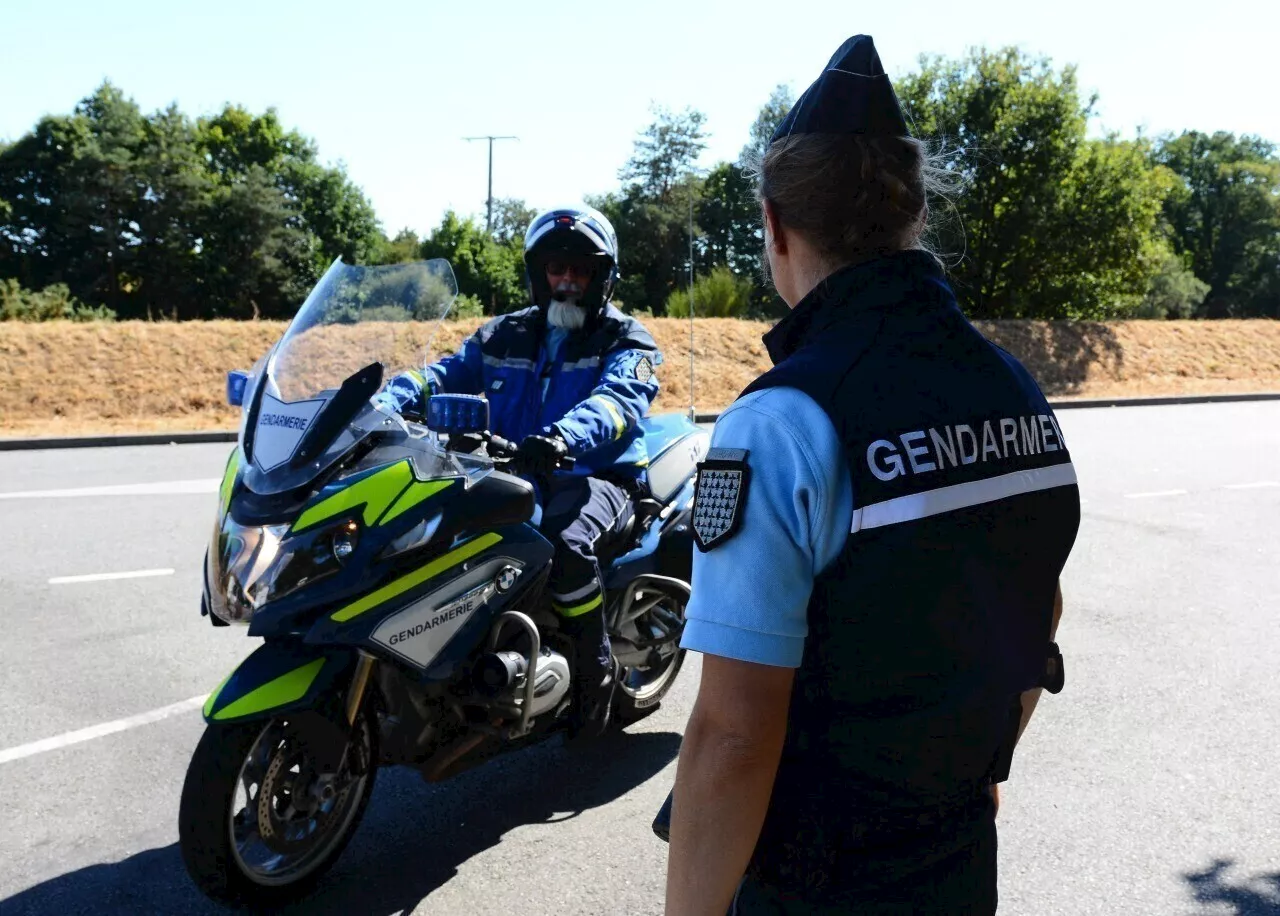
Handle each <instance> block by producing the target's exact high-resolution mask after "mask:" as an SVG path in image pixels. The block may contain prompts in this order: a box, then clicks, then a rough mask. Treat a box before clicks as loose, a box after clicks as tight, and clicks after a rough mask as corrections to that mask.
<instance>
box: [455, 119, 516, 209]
mask: <svg viewBox="0 0 1280 916" xmlns="http://www.w3.org/2000/svg"><path fill="white" fill-rule="evenodd" d="M462 139H463V140H466V141H468V142H470V141H472V140H488V141H489V197H488V202H487V204H486V215H485V218H484V231H485V232H487V233H492V232H493V141H494V140H519V139H520V138H519V137H493V136H488V135H486V136H483V137H463V138H462Z"/></svg>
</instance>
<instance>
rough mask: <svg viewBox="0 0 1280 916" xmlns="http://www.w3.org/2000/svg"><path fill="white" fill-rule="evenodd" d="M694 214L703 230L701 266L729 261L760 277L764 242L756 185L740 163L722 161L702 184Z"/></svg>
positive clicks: (739, 269) (743, 272) (735, 267)
mask: <svg viewBox="0 0 1280 916" xmlns="http://www.w3.org/2000/svg"><path fill="white" fill-rule="evenodd" d="M700 190H701V198H700V200H699V201H698V203H697V206H696V211H695V215H696V217H697V222H698V227H699V228H700V229H701V230H702V231H701V237H700V239H699V242H700V244H699V254H700V264H699V269H702V270H706V269H709V268H710V267H711V266H713V265H716V264H727V265H729V267H730V268H732V269H733V271H735V272H736V273H739V274H741V275H743V276H748V277H759V276H761V271H760V257H761V251H762V247H761V246H762V245H763V244H764V238H763V233H762V231H761V228H760V219H761V217H760V205H759V203H758V202H757V201H756V195H755V185H754V184H753V183H752V181H751V179H750V178H749V177H748V176H747V173H746V172H745V171H744V170H743V169H742V168H741V167H739V166H736V165H733V164H731V163H728V162H722V163H720V164H719V165H717V166H716V167H715V168H714V169H712V170H711V173H710V174H709V175H707V177H706V180H705V181H704V182H703V184H702V188H701V189H700Z"/></svg>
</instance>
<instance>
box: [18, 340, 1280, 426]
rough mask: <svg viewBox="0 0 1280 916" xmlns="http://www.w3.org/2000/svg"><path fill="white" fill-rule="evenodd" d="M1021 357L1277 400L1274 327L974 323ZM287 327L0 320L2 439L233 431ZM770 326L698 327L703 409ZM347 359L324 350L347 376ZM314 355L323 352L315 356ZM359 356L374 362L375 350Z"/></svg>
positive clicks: (750, 369)
mask: <svg viewBox="0 0 1280 916" xmlns="http://www.w3.org/2000/svg"><path fill="white" fill-rule="evenodd" d="M476 324H477V322H474V321H471V322H458V323H456V324H451V325H447V326H446V329H445V331H444V332H443V333H442V335H441V338H440V339H439V340H438V341H436V343H435V347H436V349H437V350H438V351H441V352H448V351H451V350H452V349H454V348H456V347H457V345H458V344H459V343H460V342H461V340H462V338H463V336H464V335H465V334H467V333H469V332H470V331H471V330H473V329H474V327H475V326H476ZM978 326H979V327H980V328H981V330H982V331H983V333H984V334H986V335H988V336H989V337H990V338H991V339H992V340H994V341H995V342H997V343H999V344H1000V345H1001V346H1003V347H1005V348H1006V349H1008V350H1010V351H1011V352H1012V353H1014V354H1015V355H1017V356H1018V357H1019V358H1020V359H1022V360H1023V361H1024V362H1025V363H1026V365H1027V367H1028V369H1030V370H1031V372H1032V373H1033V374H1034V375H1035V376H1036V378H1037V379H1039V380H1040V383H1041V385H1042V387H1043V388H1044V389H1045V392H1046V393H1047V394H1049V395H1051V396H1056V397H1114V396H1135V397H1136V396H1146V395H1164V394H1190V393H1195V394H1213V393H1224V392H1247V391H1280V321H1221V322H1196V321H1168V322H1166V321H1129V322H1115V323H1108V324H1097V323H1066V322H1032V321H996V322H978ZM284 328H285V324H284V323H283V322H266V321H263V322H235V321H210V322H190V323H182V324H172V323H147V322H136V321H125V322H118V323H110V324H106V323H104V324H73V323H70V322H51V323H47V324H18V323H4V324H0V377H3V379H4V382H3V384H2V385H0V435H3V436H66V435H83V434H90V433H111V432H145V431H179V430H200V429H234V428H235V425H236V422H237V419H238V413H237V411H236V410H235V409H233V408H230V407H228V406H226V404H225V402H224V397H225V394H224V392H225V387H224V385H225V375H226V371H227V370H228V369H232V368H249V367H250V366H251V365H252V364H253V363H254V361H255V360H257V359H258V357H260V356H261V355H262V354H263V353H264V352H266V351H267V350H268V349H269V348H270V346H271V344H272V343H273V342H274V341H275V340H276V338H277V337H279V335H280V334H281V333H283V331H284ZM767 328H768V325H766V324H764V323H760V322H746V321H736V320H733V319H702V320H699V321H697V322H696V328H695V332H694V351H695V362H696V373H695V377H694V383H695V393H696V396H697V398H696V400H697V406H698V409H699V411H706V410H714V409H718V408H720V407H723V406H724V405H726V404H728V403H729V402H731V401H732V400H733V399H734V397H735V396H736V395H737V393H738V392H739V391H741V390H742V388H744V387H745V386H746V385H747V384H748V383H749V382H750V381H751V380H752V379H753V378H755V376H756V375H758V374H759V373H760V372H762V371H764V370H765V369H767V368H768V366H769V358H768V355H767V354H766V353H765V349H764V346H763V344H762V343H761V341H760V336H761V334H763V333H764V331H765V330H767ZM650 330H652V331H653V333H654V335H655V336H656V337H657V339H658V343H659V345H660V346H661V347H662V349H663V351H664V353H665V356H666V363H665V364H664V365H663V367H662V368H661V369H660V370H659V378H660V379H661V381H662V394H661V395H660V397H659V399H658V403H657V404H656V405H655V410H656V411H671V410H682V409H684V407H685V406H686V405H687V404H688V402H689V325H688V322H685V321H680V320H677V319H655V320H653V321H652V322H651V324H650ZM429 333H430V328H429V327H425V326H416V325H413V326H400V328H399V335H398V338H397V343H396V351H397V357H398V358H399V359H400V360H402V361H403V364H404V365H409V364H411V361H412V359H413V357H414V355H415V354H417V353H420V352H421V350H422V348H423V347H424V346H425V344H426V339H427V335H428V334H429ZM353 346H354V348H355V352H354V353H351V352H346V351H345V350H343V348H342V347H337V348H336V350H335V347H334V346H333V345H332V341H331V342H329V344H327V345H326V346H325V347H323V348H321V350H322V351H323V354H324V358H325V359H326V360H332V359H335V358H338V357H336V356H335V352H336V353H339V354H340V357H341V360H342V361H343V362H344V364H345V362H347V361H350V362H351V367H352V369H354V368H355V366H356V364H357V362H356V361H357V360H358V359H359V357H360V356H361V355H364V353H362V352H361V351H362V350H364V348H365V347H368V343H367V342H366V341H360V342H354V339H353ZM317 352H320V351H319V350H318V351H317ZM365 352H367V353H370V354H372V353H376V352H380V348H374V349H369V350H367V351H365Z"/></svg>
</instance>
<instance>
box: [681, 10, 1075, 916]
mask: <svg viewBox="0 0 1280 916" xmlns="http://www.w3.org/2000/svg"><path fill="white" fill-rule="evenodd" d="M928 169H929V165H928V162H927V158H926V155H925V152H924V149H923V147H922V145H921V144H920V143H918V142H917V141H915V140H913V139H911V138H910V137H909V135H908V130H907V126H906V123H905V122H904V119H903V116H902V113H901V111H900V109H899V106H898V101H897V98H896V96H895V94H894V91H893V88H892V86H891V84H890V81H889V79H888V77H887V76H886V75H885V73H884V69H883V68H882V67H881V64H880V60H879V57H878V55H877V54H876V50H875V47H874V45H873V43H872V40H871V38H870V37H868V36H865V35H858V36H855V37H853V38H851V39H850V40H848V41H847V42H845V43H844V44H843V45H842V46H841V47H840V48H839V50H837V51H836V53H835V56H834V57H832V58H831V61H830V62H829V63H828V65H827V67H826V70H825V71H824V72H823V74H822V75H821V76H820V77H819V78H818V80H817V81H816V82H815V83H814V84H813V85H812V86H811V87H809V89H808V90H807V91H806V92H805V94H804V95H803V96H801V98H800V100H799V101H798V102H797V103H796V105H795V106H794V108H793V109H792V110H791V112H790V113H789V114H788V116H787V118H786V119H785V120H784V121H783V122H782V124H781V125H780V126H779V127H778V130H777V132H776V133H775V135H774V137H773V140H772V143H771V145H770V148H769V150H768V152H767V154H766V156H765V158H764V161H763V163H762V164H761V166H760V170H759V196H760V199H761V201H762V204H763V211H764V223H765V245H766V254H767V260H768V262H769V268H770V273H771V277H772V280H773V283H774V285H775V287H776V288H777V290H778V293H779V295H780V296H782V298H783V299H785V300H786V302H787V304H788V305H789V306H791V309H792V311H791V313H790V314H789V315H788V316H787V317H786V318H784V319H783V320H782V321H781V322H779V323H778V325H777V326H776V327H774V328H773V329H772V330H771V331H770V332H769V333H768V334H767V335H765V343H766V345H767V347H768V350H769V355H770V357H771V359H772V360H773V363H774V368H773V369H772V370H771V371H769V372H768V373H766V374H765V375H763V376H762V377H761V378H759V379H757V380H756V381H755V382H754V383H753V384H752V385H751V386H750V387H749V388H747V390H746V391H745V392H744V393H743V394H742V396H741V397H740V398H739V399H738V400H737V402H736V403H735V404H734V405H733V406H732V407H731V408H730V409H729V410H728V411H727V412H726V413H725V414H724V415H723V416H722V417H721V418H720V421H719V422H718V423H717V424H716V429H715V434H714V437H713V442H712V449H711V451H710V452H709V453H708V455H707V459H706V461H705V462H704V463H703V464H702V465H701V467H700V470H699V480H698V488H697V497H696V503H695V508H694V528H695V534H696V539H697V544H698V550H697V551H695V559H694V567H693V597H692V600H691V602H690V604H689V607H688V611H687V616H688V623H687V626H686V629H685V634H684V637H683V642H682V645H683V646H684V647H686V648H689V649H694V650H696V651H699V652H702V653H704V660H703V668H702V682H701V686H700V688H699V692H698V698H697V701H696V703H695V706H694V709H693V713H692V715H691V717H690V719H689V723H688V727H687V729H686V733H685V738H684V744H683V747H682V749H681V753H680V762H679V767H678V773H677V778H676V785H675V790H674V793H673V799H674V805H673V808H672V810H673V812H674V814H673V817H672V820H671V835H670V840H671V849H670V851H669V856H670V858H669V873H668V878H667V913H668V914H671V916H690V914H715V916H720V914H723V913H725V912H726V910H728V911H729V912H734V913H741V914H754V913H859V914H861V913H882V912H893V913H925V912H928V913H934V912H946V913H990V912H994V910H995V907H996V830H995V810H996V806H997V796H996V789H995V786H996V784H998V783H999V782H1001V781H1003V780H1004V779H1005V778H1007V775H1008V769H1009V765H1010V761H1011V758H1012V754H1013V748H1014V745H1015V744H1016V742H1017V739H1018V737H1019V736H1020V734H1021V731H1022V728H1023V727H1025V726H1026V724H1027V721H1028V720H1029V718H1030V715H1031V712H1032V710H1033V708H1034V706H1035V702H1036V699H1037V698H1038V696H1039V693H1040V689H1041V688H1044V687H1047V688H1048V689H1050V690H1051V691H1052V692H1055V693H1056V692H1057V691H1058V690H1059V689H1061V687H1062V667H1061V655H1060V654H1059V653H1058V649H1057V646H1056V645H1055V643H1054V642H1053V639H1054V638H1055V633H1056V628H1057V621H1058V617H1059V614H1060V612H1061V592H1060V591H1059V588H1058V579H1059V574H1060V573H1061V571H1062V568H1063V566H1064V564H1065V563H1066V560H1067V555H1068V553H1069V552H1070V550H1071V548H1072V545H1073V543H1074V541H1075V537H1076V531H1077V528H1078V527H1079V520H1080V512H1079V491H1078V489H1077V486H1076V476H1075V471H1074V468H1073V466H1072V463H1071V457H1070V454H1069V452H1068V450H1067V443H1066V441H1065V440H1064V438H1063V435H1062V430H1061V429H1060V428H1059V426H1058V423H1057V420H1056V419H1055V417H1054V414H1053V411H1052V410H1051V409H1050V408H1049V405H1048V403H1047V402H1046V401H1045V398H1044V396H1043V395H1042V394H1041V392H1040V389H1039V388H1038V387H1037V385H1036V383H1035V381H1034V380H1033V379H1032V377H1031V376H1030V375H1029V374H1028V373H1027V371H1026V370H1025V369H1024V368H1023V367H1022V366H1021V365H1020V364H1019V363H1018V361H1017V360H1016V359H1014V358H1013V357H1012V356H1010V355H1009V354H1008V353H1006V352H1004V351H1003V350H1001V349H999V348H998V347H996V346H994V345H992V344H991V343H990V342H988V341H987V340H986V339H984V338H983V337H982V336H981V335H980V334H979V333H978V332H977V331H976V330H975V329H974V328H973V327H972V326H971V325H970V324H969V322H968V321H967V320H966V319H965V317H964V316H963V315H962V314H961V312H960V310H959V308H958V307H957V304H956V300H955V297H954V295H953V293H952V290H951V288H950V286H949V285H948V284H947V281H946V279H945V277H944V274H943V271H942V270H941V268H940V266H939V264H938V261H937V260H936V259H935V257H934V256H933V255H932V254H930V253H929V252H928V251H927V250H924V248H923V247H922V245H921V242H920V239H921V235H922V233H923V231H924V228H925V218H926V214H927V207H926V193H925V192H926V178H927V175H928Z"/></svg>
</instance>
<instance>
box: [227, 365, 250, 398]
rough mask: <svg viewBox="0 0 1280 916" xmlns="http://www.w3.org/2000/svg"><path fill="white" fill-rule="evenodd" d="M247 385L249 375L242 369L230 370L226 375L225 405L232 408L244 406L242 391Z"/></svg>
mask: <svg viewBox="0 0 1280 916" xmlns="http://www.w3.org/2000/svg"><path fill="white" fill-rule="evenodd" d="M248 384H249V373H248V372H246V371H245V370H243V369H232V370H231V371H230V372H228V373H227V403H228V404H230V405H231V406H232V407H241V406H243V404H244V391H245V388H246V387H247V386H248Z"/></svg>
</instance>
